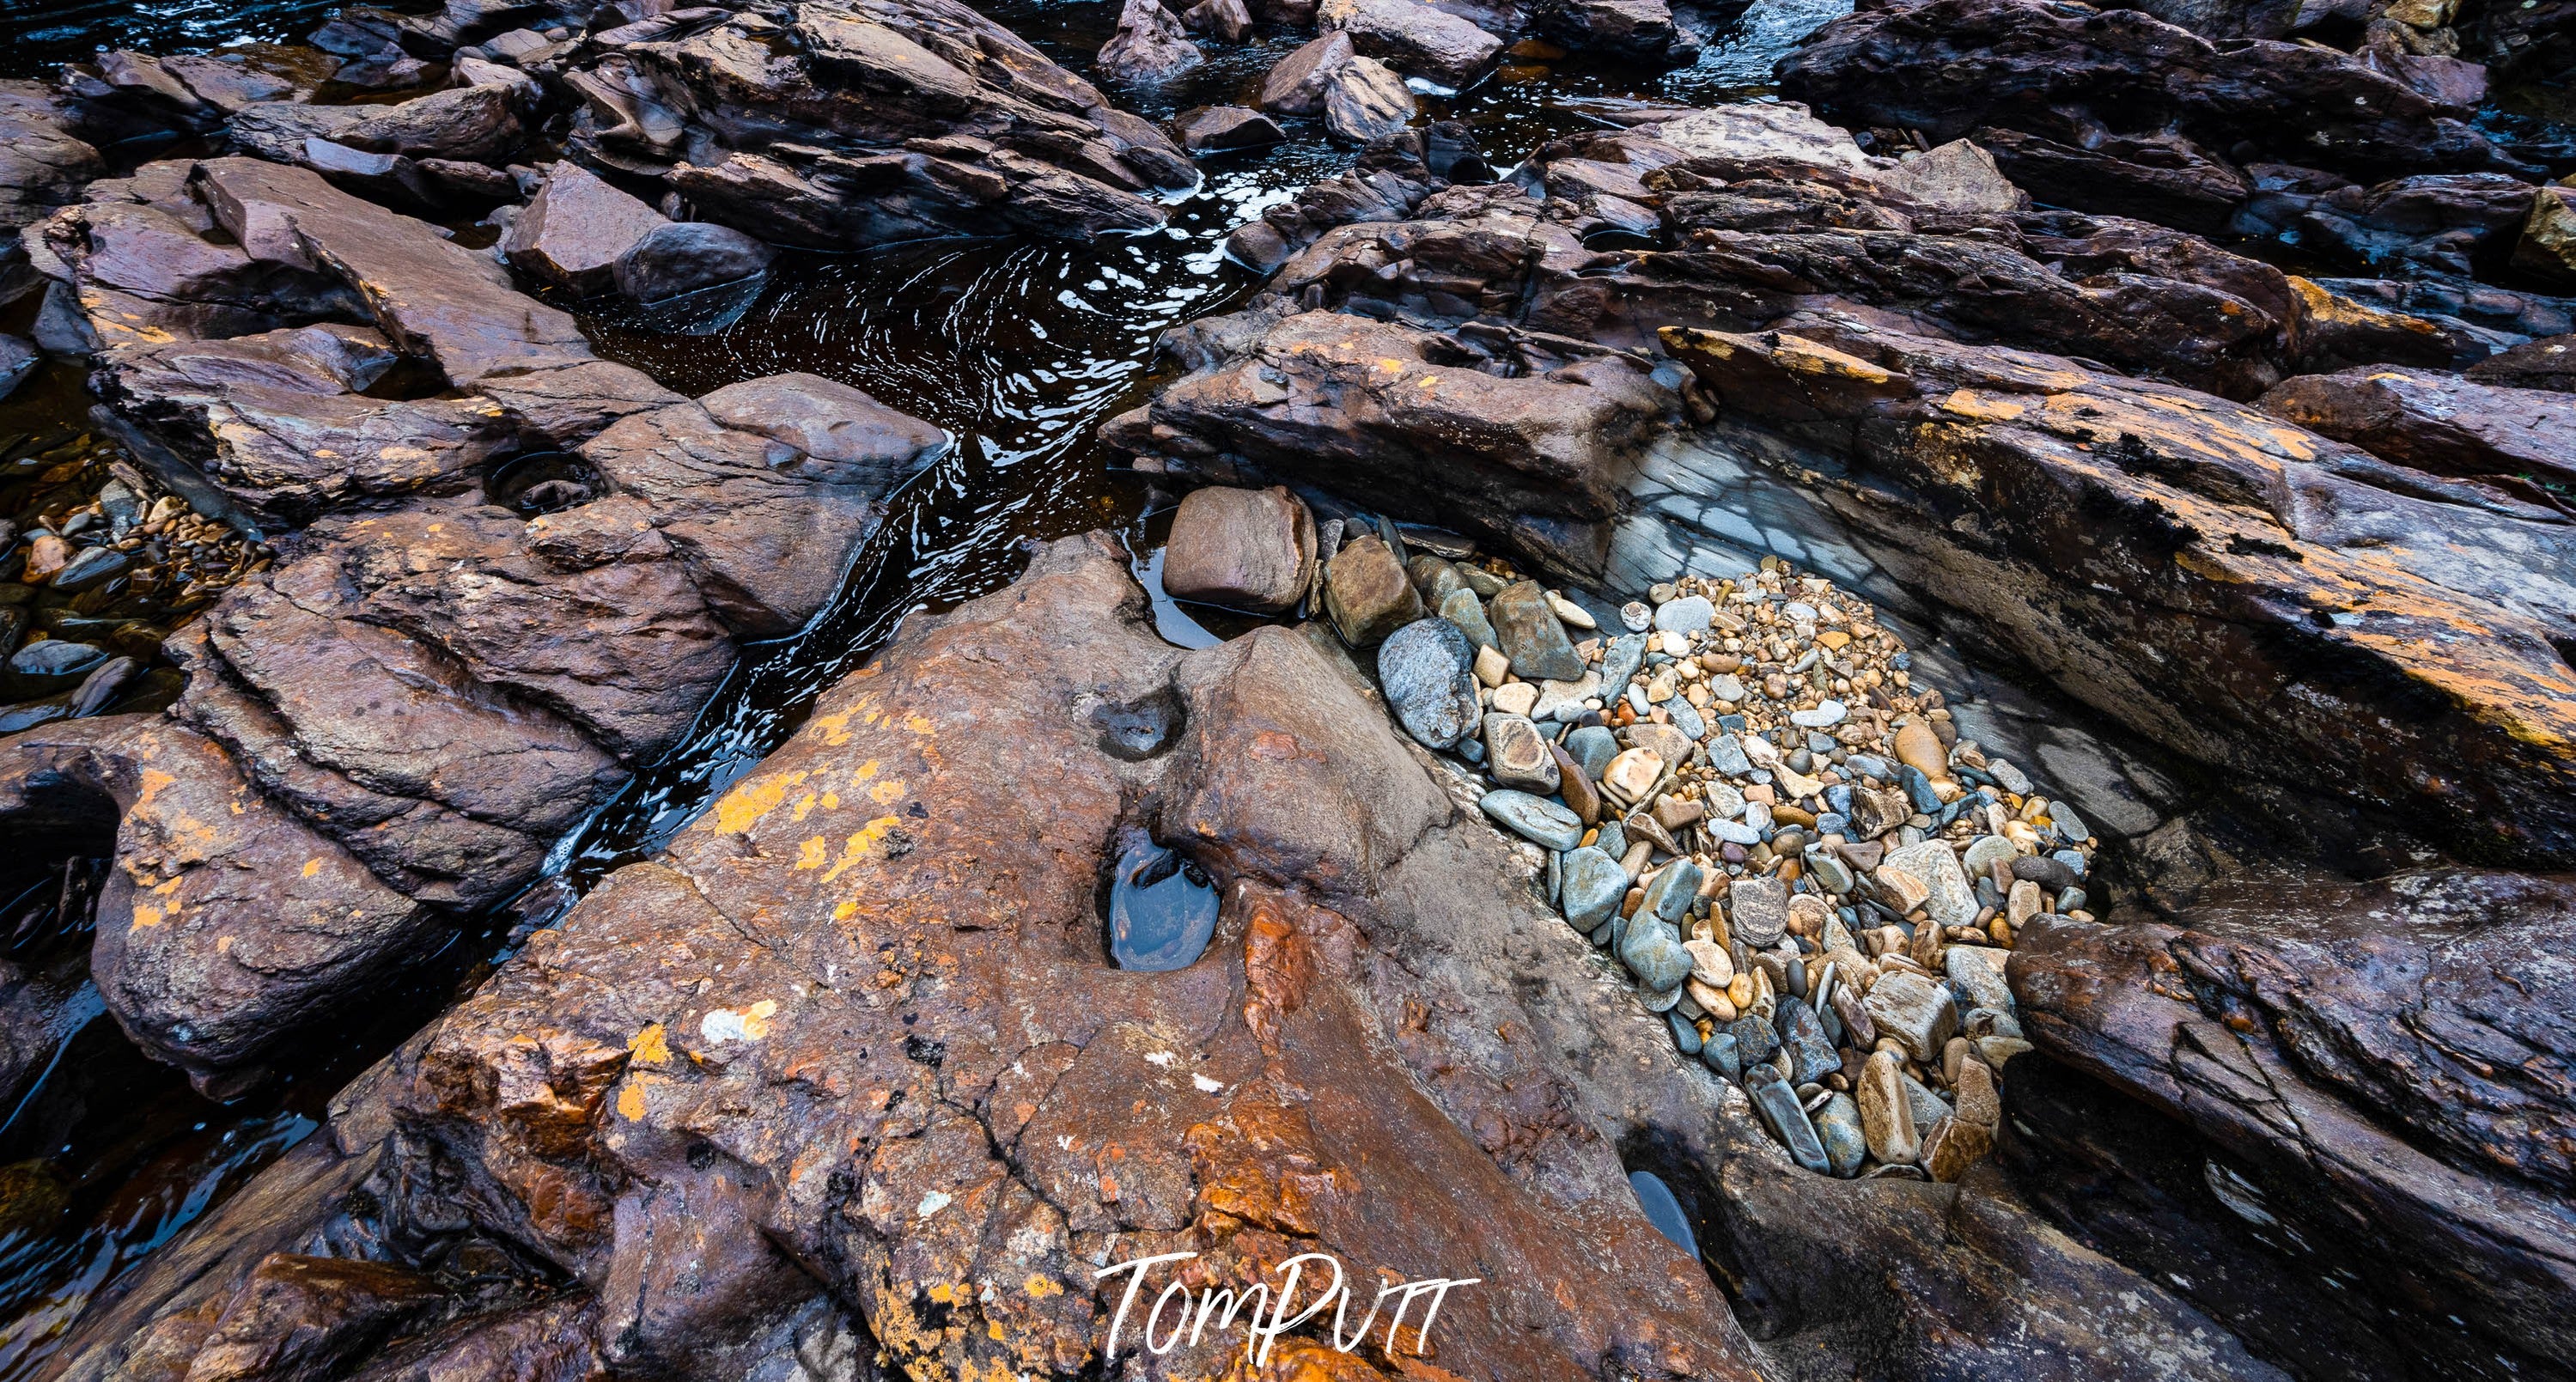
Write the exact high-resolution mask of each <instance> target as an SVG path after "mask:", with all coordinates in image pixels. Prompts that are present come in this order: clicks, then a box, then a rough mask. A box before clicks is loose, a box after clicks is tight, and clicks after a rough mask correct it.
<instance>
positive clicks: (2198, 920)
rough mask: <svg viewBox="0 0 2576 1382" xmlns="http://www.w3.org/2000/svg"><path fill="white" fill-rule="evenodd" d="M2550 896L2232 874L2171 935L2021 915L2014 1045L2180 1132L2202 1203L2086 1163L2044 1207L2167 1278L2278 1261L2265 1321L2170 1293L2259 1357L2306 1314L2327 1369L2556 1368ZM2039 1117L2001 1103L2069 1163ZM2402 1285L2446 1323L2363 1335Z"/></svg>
mask: <svg viewBox="0 0 2576 1382" xmlns="http://www.w3.org/2000/svg"><path fill="white" fill-rule="evenodd" d="M2568 905H2569V899H2568V895H2567V885H2566V883H2565V882H2564V881H2563V880H2561V879H2558V878H2554V877H2551V878H2540V877H2519V876H2512V875H2497V874H2479V873H2435V874H2419V875H2402V876H2399V877H2395V878H2390V879H2386V880H2382V881H2380V882H2376V883H2372V884H2366V885H2357V886H2345V887H2340V888H2336V887H2325V886H2307V887H2300V888H2291V889H2280V888H2276V889H2269V890H2247V891H2243V892H2238V893H2235V894H2232V895H2228V896H2225V897H2221V898H2213V899H2212V900H2210V901H2209V902H2207V903H2205V904H2204V905H2203V906H2201V907H2197V908H2194V909H2192V910H2190V911H2187V912H2185V913H2184V914H2183V915H2182V916H2181V917H2180V918H2178V919H2177V921H2176V923H2175V924H2173V925H2159V924H2140V925H2131V926H2120V927H2102V926H2085V925H2081V924H2075V923H2048V924H2043V925H2042V926H2041V927H2039V928H2036V929H2035V930H2034V931H2033V933H2032V934H2031V935H2030V936H2029V937H2027V938H2026V939H2025V941H2024V943H2023V946H2022V948H2021V949H2020V950H2019V951H2017V952H2016V953H2015V955H2014V958H2013V961H2012V965H2011V971H2010V972H2011V976H2012V983H2013V990H2014V992H2015V993H2016V994H2017V995H2018V996H2019V997H2020V998H2021V1000H2022V1008H2023V1018H2024V1022H2025V1025H2026V1028H2027V1030H2028V1032H2029V1034H2030V1037H2031V1040H2032V1041H2033V1042H2035V1043H2036V1044H2037V1045H2038V1047H2039V1049H2040V1051H2041V1052H2042V1053H2044V1054H2045V1055H2046V1056H2047V1057H2049V1058H2051V1059H2053V1060H2056V1061H2060V1062H2063V1063H2065V1064H2066V1065H2067V1066H2069V1067H2071V1068H2072V1069H2074V1070H2077V1071H2081V1072H2083V1073H2084V1074H2086V1075H2089V1076H2091V1077H2093V1078H2095V1079H2098V1080H2101V1081H2103V1082H2104V1083H2106V1084H2108V1085H2109V1086H2110V1087H2112V1088H2113V1089H2116V1090H2118V1091H2120V1092H2121V1093H2123V1094H2126V1095H2128V1096H2129V1097H2131V1098H2135V1099H2138V1100H2140V1101H2142V1102H2143V1103H2145V1104H2146V1105H2147V1106H2148V1107H2150V1108H2152V1109H2154V1110H2156V1111H2157V1112H2159V1113H2161V1114H2163V1115H2164V1116H2165V1117H2166V1118H2169V1119H2172V1120H2174V1122H2177V1123H2179V1124H2181V1125H2182V1126H2183V1127H2184V1128H2187V1129H2189V1133H2188V1134H2183V1135H2184V1136H2188V1137H2191V1138H2194V1139H2196V1142H2195V1143H2194V1145H2196V1146H2197V1147H2201V1148H2205V1149H2207V1152H2206V1154H2207V1155H2208V1156H2209V1157H2210V1158H2212V1159H2211V1160H2210V1161H2209V1162H2208V1163H2207V1165H2208V1168H2209V1169H2208V1171H2207V1173H2206V1179H2207V1182H2208V1189H2209V1191H2210V1192H2211V1193H2213V1194H2214V1195H2215V1196H2216V1197H2217V1199H2218V1201H2219V1202H2220V1203H2221V1204H2222V1205H2223V1206H2224V1207H2225V1209H2226V1210H2227V1211H2229V1213H2226V1214H2221V1215H2219V1216H2217V1217H2216V1218H2215V1219H2208V1218H2206V1217H2205V1216H2204V1217H2203V1218H2199V1219H2195V1218H2194V1217H2193V1216H2192V1215H2191V1214H2190V1213H2189V1209H2188V1206H2189V1204H2190V1201H2189V1200H2188V1199H2178V1198H2176V1197H2175V1196H2174V1194H2173V1192H2172V1190H2170V1189H2166V1190H2163V1191H2161V1192H2158V1193H2156V1194H2154V1195H2153V1196H2142V1195H2141V1194H2139V1193H2138V1192H2137V1191H2133V1190H2132V1191H2125V1192H2124V1191H2123V1190H2121V1189H2119V1188H2118V1187H2117V1186H2116V1183H2115V1184H2114V1186H2112V1187H2108V1188H2106V1187H2104V1186H2103V1185H2102V1182H2101V1179H2100V1176H2099V1169H2094V1170H2092V1171H2090V1172H2089V1173H2088V1172H2078V1173H2077V1174H2073V1175H2067V1176H2065V1178H2064V1179H2063V1180H2061V1181H2059V1182H2058V1183H2057V1185H2056V1186H2055V1187H2054V1192H2053V1198H2055V1199H2056V1200H2057V1201H2058V1207H2059V1212H2060V1213H2061V1214H2063V1215H2064V1216H2065V1217H2067V1218H2069V1219H2071V1220H2072V1221H2073V1222H2074V1223H2075V1224H2077V1225H2078V1226H2079V1227H2091V1226H2092V1225H2095V1224H2100V1225H2102V1227H2101V1229H2100V1231H2101V1232H2103V1233H2104V1234H2106V1235H2112V1236H2117V1237H2119V1238H2121V1239H2123V1240H2124V1244H2123V1245H2124V1247H2127V1248H2128V1249H2129V1250H2128V1251H2125V1252H2123V1254H2122V1255H2123V1256H2124V1257H2128V1258H2130V1259H2131V1260H2136V1259H2137V1257H2140V1256H2145V1257H2152V1258H2157V1259H2161V1260H2163V1261H2165V1262H2168V1263H2171V1264H2173V1266H2172V1268H2170V1269H2172V1270H2187V1268H2186V1267H2185V1265H2184V1264H2185V1263H2186V1262H2187V1261H2188V1260H2191V1259H2199V1260H2203V1261H2210V1262H2211V1263H2212V1265H2213V1266H2215V1267H2222V1268H2230V1270H2232V1272H2233V1273H2234V1274H2235V1275H2234V1279H2236V1280H2240V1281H2241V1280H2244V1279H2245V1278H2244V1276H2243V1273H2244V1272H2245V1271H2247V1270H2248V1269H2249V1268H2250V1267H2253V1266H2254V1265H2255V1264H2258V1263H2260V1262H2263V1261H2265V1260H2270V1261H2275V1262H2280V1263H2282V1264H2283V1266H2284V1267H2285V1268H2289V1269H2288V1270H2281V1271H2279V1272H2278V1273H2277V1275H2278V1276H2279V1277H2280V1278H2281V1279H2282V1281H2283V1282H2284V1283H2285V1288H2286V1290H2287V1292H2288V1294H2289V1295H2290V1297H2291V1303H2290V1304H2287V1305H2285V1306H2284V1307H2283V1310H2282V1311H2281V1314H2280V1315H2270V1312H2267V1311H2262V1310H2249V1309H2247V1308H2245V1307H2244V1306H2243V1305H2241V1304H2240V1305H2235V1306H2230V1305H2228V1304H2227V1303H2226V1300H2227V1295H2228V1288H2227V1286H2226V1285H2225V1284H2223V1283H2224V1282H2225V1281H2227V1280H2228V1279H2230V1278H2229V1271H2227V1270H2222V1271H2220V1272H2217V1273H2214V1274H2213V1275H2212V1276H2211V1277H2209V1278H2205V1279H2204V1285H2203V1286H2202V1287H2201V1288H2199V1289H2196V1290H2194V1291H2192V1292H2190V1293H2191V1294H2194V1295H2195V1296H2196V1298H2199V1299H2202V1300H2204V1301H2206V1302H2207V1303H2208V1304H2209V1305H2210V1306H2211V1307H2212V1308H2213V1310H2214V1312H2215V1313H2218V1314H2219V1315H2220V1316H2221V1317H2222V1318H2226V1317H2228V1316H2231V1315H2237V1316H2242V1317H2243V1318H2244V1319H2245V1320H2246V1321H2247V1322H2248V1326H2249V1327H2250V1328H2251V1329H2253V1330H2258V1331H2263V1332H2265V1333H2268V1334H2270V1336H2271V1337H2270V1338H2269V1339H2268V1340H2267V1342H2269V1343H2270V1344H2271V1346H2273V1347H2276V1348H2285V1349H2286V1348H2289V1347H2291V1346H2292V1341H2291V1340H2290V1339H2289V1338H2287V1337H2285V1336H2283V1335H2282V1334H2281V1333H2279V1332H2278V1331H2279V1330H2280V1329H2281V1328H2282V1326H2283V1324H2284V1322H2285V1321H2284V1320H2283V1319H2282V1318H2281V1316H2287V1317H2288V1318H2289V1320H2290V1321H2296V1320H2299V1319H2301V1318H2304V1319H2306V1320H2309V1321H2313V1322H2315V1323H2317V1324H2320V1325H2324V1324H2329V1323H2330V1324H2332V1325H2333V1326H2334V1328H2335V1330H2336V1333H2337V1334H2338V1335H2340V1336H2345V1337H2347V1338H2348V1339H2349V1342H2348V1343H2346V1344H2344V1345H2342V1346H2341V1347H2343V1348H2345V1349H2347V1350H2349V1351H2350V1353H2351V1354H2353V1355H2355V1357H2354V1359H2353V1367H2354V1375H2376V1376H2394V1375H2400V1374H2401V1373H2402V1372H2404V1371H2405V1370H2406V1369H2408V1368H2409V1367H2416V1368H2420V1367H2426V1366H2450V1365H2451V1364H2448V1363H2444V1362H2441V1361H2440V1360H2444V1359H2451V1360H2467V1359H2471V1358H2474V1359H2475V1361H2474V1362H2467V1361H2462V1362H2460V1363H2459V1365H2460V1366H2462V1367H2464V1368H2467V1369H2470V1370H2473V1371H2475V1372H2476V1373H2477V1375H2480V1376H2509V1375H2514V1374H2516V1373H2522V1372H2526V1371H2530V1370H2534V1369H2536V1370H2539V1371H2541V1372H2550V1371H2552V1370H2556V1369H2558V1368H2560V1367H2561V1364H2560V1362H2559V1361H2558V1360H2559V1359H2561V1358H2563V1356H2564V1354H2565V1351H2566V1349H2565V1344H2564V1342H2563V1340H2562V1335H2563V1333H2564V1328H2565V1326H2564V1319H2565V1314H2564V1308H2563V1307H2564V1303H2565V1302H2566V1301H2567V1299H2568V1298H2569V1293H2570V1290H2571V1286H2576V1262H2571V1259H2570V1255H2569V1253H2568V1250H2567V1244H2568V1242H2569V1241H2570V1240H2569V1232H2568V1226H2569V1225H2570V1223H2571V1222H2576V1206H2571V1205H2570V1204H2569V1203H2568V1200H2567V1195H2566V1186H2567V1175H2566V1166H2565V1165H2564V1161H2565V1133H2564V1129H2565V1128H2566V1126H2567V1124H2568V1121H2569V1119H2570V1118H2571V1117H2576V1110H2571V1108H2570V1107H2569V1104H2568V1101H2567V1096H2566V1090H2565V1088H2564V1086H2563V1084H2562V1083H2561V1082H2559V1081H2558V1080H2557V1079H2556V1077H2555V1075H2554V1074H2552V1073H2551V1072H2553V1071H2556V1070H2559V1069H2563V1068H2564V1066H2565V1063H2566V1060H2567V1050H2568V1046H2569V1041H2570V1033H2571V1031H2576V1028H2572V1027H2571V1025H2570V1018H2569V1000H2570V994H2569V992H2568V988H2567V984H2566V982H2565V980H2564V978H2563V977H2562V976H2561V975H2559V973H2558V972H2557V970H2556V967H2555V966H2553V965H2550V964H2549V963H2547V962H2545V961H2542V960H2540V959H2539V958H2538V957H2539V951H2538V949H2536V947H2538V946H2541V945H2545V944H2546V942H2545V941H2543V940H2542V937H2544V936H2547V935H2550V934H2552V933H2554V931H2555V929H2556V928H2557V927H2558V926H2559V925H2560V924H2561V918H2562V917H2563V916H2564V915H2565V913H2566V910H2567V907H2568ZM2065 1097H2069V1098H2074V1099H2078V1100H2080V1099H2081V1098H2082V1095H2081V1094H2080V1092H2079V1093H2070V1094H2069V1095H2067V1096H2065ZM2041 1107H2047V1106H2044V1105H2043V1106H2040V1107H2028V1108H2026V1107H2024V1106H2022V1105H2020V1104H2018V1103H2016V1106H2015V1117H2016V1118H2018V1119H2019V1120H2021V1123H2022V1125H2023V1126H2025V1127H2028V1128H2030V1129H2031V1131H2030V1133H2029V1134H2028V1136H2029V1137H2030V1139H2031V1141H2032V1142H2033V1144H2034V1146H2035V1150H2034V1151H2033V1153H2032V1155H2033V1156H2035V1157H2042V1158H2048V1159H2050V1160H2062V1161H2063V1162H2066V1163H2071V1164H2072V1165H2073V1166H2075V1167H2083V1166H2084V1163H2085V1162H2086V1161H2087V1160H2088V1159H2094V1158H2088V1157H2087V1156H2086V1155H2085V1154H2084V1152H2085V1151H2086V1150H2089V1149H2086V1148H2085V1144H2086V1142H2087V1140H2088V1139H2087V1135H2086V1133H2085V1132H2084V1131H2083V1130H2082V1129H2081V1128H2080V1126H2078V1125H2070V1124H2068V1123H2065V1122H2060V1121H2055V1120H2052V1119H2051V1118H2050V1117H2049V1116H2048V1114H2046V1113H2043V1112H2041ZM2058 1107H2064V1105H2059V1106H2058ZM2052 1111H2053V1110H2052ZM2070 1146H2071V1147H2073V1148H2075V1149H2078V1150H2076V1151H2075V1152H2074V1153H2073V1154H2071V1155H2070V1154H2069V1153H2068V1151H2067V1149H2068V1148H2069V1147H2070ZM2095 1157H2096V1158H2098V1153H2096V1154H2095ZM2095 1166H2096V1168H2098V1167H2099V1163H2098V1160H2096V1161H2095ZM2040 1174H2042V1175H2047V1174H2049V1172H2048V1171H2047V1170H2046V1169H2043V1170H2042V1171H2041V1172H2040ZM2142 1178H2143V1177H2142ZM2148 1183H2149V1184H2152V1182H2151V1181H2150V1182H2148ZM2142 1199H2143V1200H2144V1202H2145V1203H2147V1204H2149V1205H2153V1206H2156V1214H2155V1215H2154V1216H2150V1215H2146V1214H2140V1213H2139V1212H2138V1211H2137V1210H2136V1209H2134V1208H2130V1207H2129V1206H2135V1205H2138V1204H2139V1203H2140V1202H2141V1200H2142ZM2166 1206H2172V1207H2171V1208H2167V1207H2166ZM2159 1218H2160V1219H2161V1222H2158V1220H2159ZM2230 1219H2232V1220H2233V1222H2229V1220H2230ZM2231 1263H2232V1264H2233V1265H2232V1267H2231V1266H2230V1264H2231ZM2320 1281H2322V1282H2323V1283H2324V1284H2322V1285H2320V1284H2318V1283H2319V1282H2320ZM2356 1295H2357V1296H2358V1299H2350V1298H2344V1299H2339V1297H2352V1296H2356ZM2425 1301H2435V1302H2439V1304H2438V1305H2437V1306H2435V1307H2434V1310H2435V1313H2436V1314H2437V1316H2444V1317H2447V1318H2448V1319H2449V1320H2450V1321H2451V1323H2452V1325H2453V1326H2455V1327H2456V1329H2457V1332H2456V1333H2455V1332H2453V1330H2452V1329H2438V1330H2425V1329H2419V1328H2415V1327H2391V1325H2390V1323H2389V1321H2390V1319H2391V1312H2406V1311H2412V1310H2416V1309H2422V1308H2424V1307H2423V1305H2422V1304H2421V1303H2422V1302H2425ZM2366 1302H2367V1303H2366ZM2400 1302H2405V1303H2404V1304H2400ZM2371 1303H2375V1304H2376V1306H2377V1308H2375V1309H2374V1308H2372V1304H2371ZM2267 1315H2268V1316H2270V1317H2269V1318H2267Z"/></svg>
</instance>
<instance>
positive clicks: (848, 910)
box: [832, 902, 859, 921]
mask: <svg viewBox="0 0 2576 1382" xmlns="http://www.w3.org/2000/svg"><path fill="white" fill-rule="evenodd" d="M858 914H859V904H857V903H855V902H844V903H842V904H841V905H840V906H838V907H835V908H833V909H832V920H834V921H848V920H849V919H850V918H852V917H854V916H857V915H858Z"/></svg>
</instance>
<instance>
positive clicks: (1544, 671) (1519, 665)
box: [1485, 581, 1584, 682]
mask: <svg viewBox="0 0 2576 1382" xmlns="http://www.w3.org/2000/svg"><path fill="white" fill-rule="evenodd" d="M1485 615H1486V617H1487V618H1488V619H1490V620H1492V621H1493V625H1494V635H1495V637H1496V638H1497V639H1498V640H1500V642H1501V644H1502V648H1503V655H1504V656H1505V657H1508V658H1510V659H1511V660H1512V670H1513V671H1515V672H1518V673H1520V674H1521V675H1522V676H1524V677H1527V678H1529V679H1530V680H1532V681H1566V682H1570V681H1574V680H1576V679H1578V678H1580V677H1581V676H1582V675H1583V670H1584V669H1583V659H1582V658H1581V657H1580V656H1578V655H1577V654H1576V653H1575V651H1574V641H1573V640H1572V639H1570V638H1568V637H1566V634H1565V625H1564V624H1562V623H1561V622H1559V621H1558V619H1557V617H1556V611H1555V610H1553V609H1550V608H1549V607H1548V602H1547V593H1546V592H1545V591H1543V590H1541V589H1540V588H1539V584H1538V582H1536V581H1517V582H1514V583H1513V584H1511V585H1508V586H1505V587H1503V593H1502V594H1500V595H1497V596H1495V597H1494V600H1493V604H1492V605H1491V606H1490V607H1489V608H1488V609H1487V610H1486V611H1485Z"/></svg>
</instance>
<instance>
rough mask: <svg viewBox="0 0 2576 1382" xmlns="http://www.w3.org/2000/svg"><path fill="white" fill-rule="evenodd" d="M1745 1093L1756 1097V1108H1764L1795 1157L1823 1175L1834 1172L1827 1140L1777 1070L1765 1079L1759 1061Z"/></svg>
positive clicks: (1777, 1135)
mask: <svg viewBox="0 0 2576 1382" xmlns="http://www.w3.org/2000/svg"><path fill="white" fill-rule="evenodd" d="M1745 1092H1746V1093H1748V1094H1751V1095H1752V1096H1753V1107H1754V1108H1755V1109H1757V1110H1759V1111H1760V1113H1761V1115H1762V1121H1763V1123H1764V1125H1766V1126H1767V1127H1769V1128H1770V1129H1771V1135H1772V1136H1773V1137H1775V1138H1777V1139H1779V1141H1780V1145H1782V1146H1784V1147H1786V1148H1788V1149H1789V1157H1790V1159H1791V1160H1793V1161H1795V1162H1797V1163H1798V1164H1799V1165H1801V1166H1804V1167H1806V1168H1807V1169H1808V1170H1810V1171H1813V1172H1815V1173H1816V1174H1818V1175H1820V1176H1821V1175H1827V1174H1830V1173H1831V1172H1832V1171H1833V1163H1832V1162H1831V1161H1828V1160H1827V1159H1826V1157H1825V1144H1824V1142H1823V1140H1822V1139H1821V1138H1819V1137H1817V1136H1816V1128H1815V1125H1814V1124H1813V1123H1810V1122H1808V1121H1807V1113H1806V1110H1805V1109H1803V1108H1801V1107H1799V1104H1798V1094H1797V1091H1796V1090H1793V1089H1791V1088H1790V1087H1789V1086H1788V1085H1787V1084H1786V1083H1784V1082H1783V1081H1782V1080H1781V1079H1780V1077H1779V1075H1777V1074H1776V1073H1775V1074H1772V1075H1771V1076H1770V1078H1768V1079H1764V1078H1761V1070H1760V1067H1759V1066H1758V1064H1757V1066H1756V1070H1755V1075H1754V1078H1751V1079H1749V1080H1747V1081H1746V1090H1745Z"/></svg>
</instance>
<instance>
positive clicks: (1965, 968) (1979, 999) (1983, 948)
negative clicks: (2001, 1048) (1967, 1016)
mask: <svg viewBox="0 0 2576 1382" xmlns="http://www.w3.org/2000/svg"><path fill="white" fill-rule="evenodd" d="M1942 963H1943V964H1944V966H1946V967H1947V968H1948V970H1949V974H1950V982H1951V983H1952V984H1954V985H1956V986H1958V989H1959V992H1960V993H1962V994H1964V995H1965V996H1966V998H1967V1003H1968V1006H1969V1007H1971V1008H1994V1009H1998V1010H2002V1011H2010V1010H2011V1008H2012V1006H2013V996H2012V985H2010V984H2008V983H2006V982H2005V981H2004V970H2003V963H2004V952H2002V951H2000V950H1997V949H1995V948H1994V947H1992V946H1987V945H1954V946H1951V947H1950V949H1949V950H1948V952H1947V953H1946V954H1945V955H1944V956H1943V959H1942Z"/></svg>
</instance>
